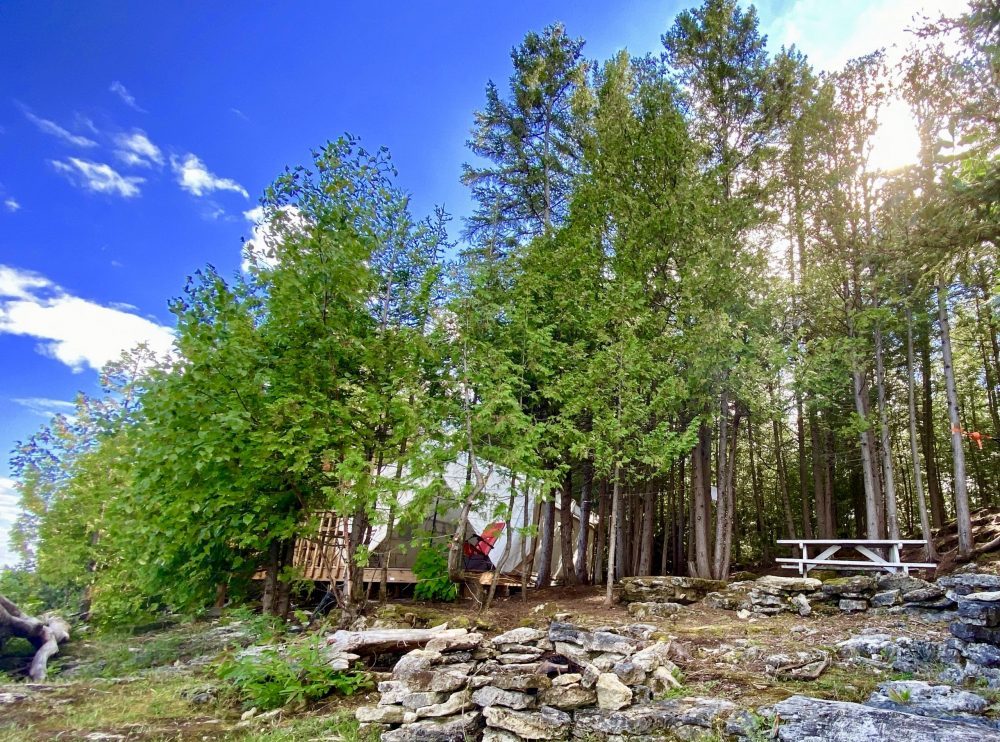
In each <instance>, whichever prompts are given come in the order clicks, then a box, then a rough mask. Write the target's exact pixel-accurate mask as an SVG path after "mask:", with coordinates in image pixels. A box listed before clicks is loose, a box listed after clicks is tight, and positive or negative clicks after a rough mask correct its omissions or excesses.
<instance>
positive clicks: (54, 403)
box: [10, 397, 76, 418]
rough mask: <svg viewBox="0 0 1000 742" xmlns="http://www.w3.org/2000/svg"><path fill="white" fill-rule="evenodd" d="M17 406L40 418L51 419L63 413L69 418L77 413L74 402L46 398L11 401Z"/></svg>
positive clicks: (25, 398) (26, 398)
mask: <svg viewBox="0 0 1000 742" xmlns="http://www.w3.org/2000/svg"><path fill="white" fill-rule="evenodd" d="M10 401H11V402H13V403H14V404H16V405H19V406H21V407H24V408H25V409H26V410H31V412H33V413H35V414H36V415H39V416H40V417H45V418H49V417H52V416H53V415H57V414H59V413H62V414H63V415H66V416H67V417H73V415H72V414H71V413H73V412H75V411H76V405H75V404H73V403H72V402H67V401H66V400H64V399H47V398H45V397H24V398H18V399H11V400H10Z"/></svg>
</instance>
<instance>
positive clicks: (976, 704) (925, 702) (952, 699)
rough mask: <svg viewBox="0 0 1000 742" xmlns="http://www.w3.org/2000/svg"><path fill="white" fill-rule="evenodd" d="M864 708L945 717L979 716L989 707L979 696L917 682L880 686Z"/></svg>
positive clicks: (909, 681)
mask: <svg viewBox="0 0 1000 742" xmlns="http://www.w3.org/2000/svg"><path fill="white" fill-rule="evenodd" d="M865 705H867V706H872V707H874V708H882V709H891V710H893V711H902V712H904V713H907V714H917V715H919V716H937V717H946V716H954V715H955V714H983V713H985V712H986V710H987V709H988V708H989V703H988V702H987V701H986V699H985V698H983V697H982V696H978V695H976V694H975V693H970V692H969V691H965V690H960V689H958V688H953V687H951V686H950V685H932V684H930V683H925V682H923V681H920V680H891V681H888V682H885V683H880V684H879V686H878V689H877V690H876V691H875V692H874V693H873V694H872V696H871V698H869V699H868V700H867V701H866V702H865Z"/></svg>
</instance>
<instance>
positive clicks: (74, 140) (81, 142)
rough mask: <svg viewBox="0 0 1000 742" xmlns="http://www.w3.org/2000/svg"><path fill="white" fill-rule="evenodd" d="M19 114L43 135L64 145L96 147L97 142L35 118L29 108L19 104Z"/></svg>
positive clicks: (54, 123)
mask: <svg viewBox="0 0 1000 742" xmlns="http://www.w3.org/2000/svg"><path fill="white" fill-rule="evenodd" d="M19 107H20V109H21V113H23V114H24V117H25V118H26V119H28V121H30V122H31V123H33V124H34V125H35V126H36V127H37V128H38V130H39V131H40V132H42V133H43V134H48V135H50V136H53V137H55V138H56V139H59V140H60V141H62V142H63V143H65V144H71V145H73V146H74V147H96V146H97V142H95V141H94V140H93V139H89V138H87V137H85V136H81V135H80V134H74V133H73V132H71V131H69V130H68V129H64V128H63V127H61V126H60V125H59V124H57V123H56V122H55V121H49V120H48V119H43V118H42V117H41V116H36V115H35V114H34V113H33V112H32V111H31V109H30V108H28V107H27V106H25V105H22V104H19Z"/></svg>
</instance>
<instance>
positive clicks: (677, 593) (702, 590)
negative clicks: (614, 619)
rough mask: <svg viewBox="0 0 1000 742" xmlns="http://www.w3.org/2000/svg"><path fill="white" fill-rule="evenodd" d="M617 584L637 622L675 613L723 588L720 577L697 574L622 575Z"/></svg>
mask: <svg viewBox="0 0 1000 742" xmlns="http://www.w3.org/2000/svg"><path fill="white" fill-rule="evenodd" d="M620 584H621V586H622V600H623V601H625V602H626V603H628V612H629V615H631V616H633V617H635V618H637V619H639V620H640V621H643V620H647V619H650V618H667V617H668V616H672V615H674V614H676V613H677V612H678V611H679V610H680V609H681V606H684V605H688V604H690V603H697V602H698V601H699V600H702V599H703V598H705V596H706V595H709V594H710V593H713V592H717V591H719V590H724V589H726V583H725V582H724V581H722V580H703V579H700V578H697V577H674V576H664V577H626V578H624V579H623V580H622V581H621V583H620Z"/></svg>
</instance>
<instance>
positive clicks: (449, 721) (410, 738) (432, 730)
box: [382, 711, 483, 742]
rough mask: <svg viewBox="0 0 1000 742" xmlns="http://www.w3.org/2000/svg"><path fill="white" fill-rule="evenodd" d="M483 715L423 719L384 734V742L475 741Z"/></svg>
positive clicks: (473, 713) (470, 712)
mask: <svg viewBox="0 0 1000 742" xmlns="http://www.w3.org/2000/svg"><path fill="white" fill-rule="evenodd" d="M482 718H483V715H482V714H481V713H480V712H479V711H469V712H466V713H464V714H460V715H459V716H447V717H444V718H443V719H421V720H420V721H416V722H414V723H412V724H406V725H404V726H401V727H399V728H398V729H393V730H391V731H388V732H383V733H382V742H465V740H466V739H474V738H475V737H476V734H477V732H478V731H479V726H480V724H481V723H482Z"/></svg>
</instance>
